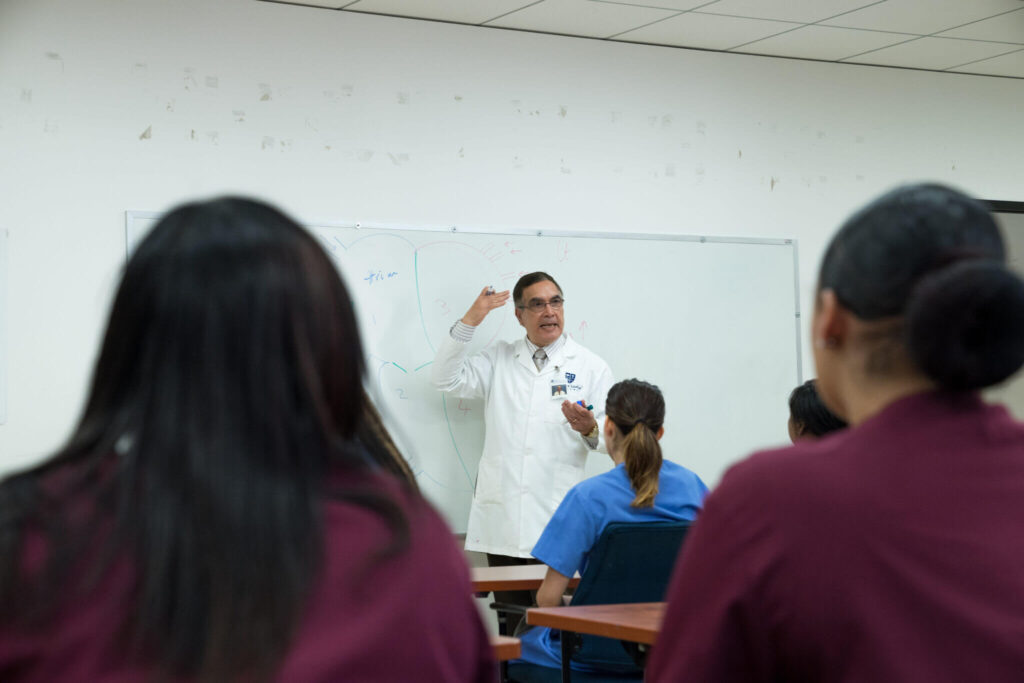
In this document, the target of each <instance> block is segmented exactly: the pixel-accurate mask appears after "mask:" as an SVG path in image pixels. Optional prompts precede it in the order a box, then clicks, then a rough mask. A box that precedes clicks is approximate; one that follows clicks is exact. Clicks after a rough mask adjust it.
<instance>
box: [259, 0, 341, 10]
mask: <svg viewBox="0 0 1024 683" xmlns="http://www.w3.org/2000/svg"><path fill="white" fill-rule="evenodd" d="M264 1H265V2H280V3H281V4H283V5H307V6H309V7H324V8H326V9H341V8H342V7H344V6H345V5H351V4H352V3H353V2H354V0H264Z"/></svg>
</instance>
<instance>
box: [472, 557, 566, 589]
mask: <svg viewBox="0 0 1024 683" xmlns="http://www.w3.org/2000/svg"><path fill="white" fill-rule="evenodd" d="M470 572H471V577H472V580H473V592H474V593H490V592H492V591H535V590H537V589H538V588H540V585H541V584H542V583H544V575H545V574H547V573H548V568H547V565H543V564H520V565H514V566H511V567H473V568H472V569H471V570H470ZM579 582H580V576H579V574H577V575H576V576H574V577H573V578H571V579H569V585H570V586H573V587H575V586H577V585H579Z"/></svg>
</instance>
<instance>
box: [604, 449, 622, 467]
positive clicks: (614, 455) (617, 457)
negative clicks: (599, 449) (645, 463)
mask: <svg viewBox="0 0 1024 683" xmlns="http://www.w3.org/2000/svg"><path fill="white" fill-rule="evenodd" d="M608 455H609V456H610V457H611V459H612V464H613V465H621V464H622V463H624V462H626V456H624V455H623V454H622V453H620V452H618V451H614V450H611V449H609V450H608Z"/></svg>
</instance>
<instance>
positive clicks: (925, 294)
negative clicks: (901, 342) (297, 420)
mask: <svg viewBox="0 0 1024 683" xmlns="http://www.w3.org/2000/svg"><path fill="white" fill-rule="evenodd" d="M906 325H907V345H908V348H909V351H910V355H911V358H912V359H913V360H914V362H915V363H917V365H918V367H920V368H921V370H922V371H923V372H924V373H925V374H926V375H928V377H930V378H931V379H933V380H935V382H937V383H938V384H939V386H940V387H942V388H944V389H952V390H955V391H967V390H971V389H980V388H982V387H988V386H992V385H993V384H998V383H999V382H1001V381H1003V380H1004V379H1006V378H1007V377H1009V376H1010V375H1012V374H1013V373H1014V372H1016V371H1017V369H1018V368H1020V367H1021V365H1022V364H1024V282H1022V281H1021V279H1020V277H1018V276H1017V275H1016V274H1015V273H1013V272H1012V271H1010V270H1009V269H1007V268H1006V267H1005V266H1004V265H1003V264H1002V263H1000V262H998V261H994V260H991V259H972V260H966V261H959V262H956V263H954V264H952V265H950V266H947V267H945V268H942V269H940V270H936V271H935V272H932V273H929V274H928V275H926V276H924V277H923V278H921V279H920V281H919V282H918V283H917V285H916V287H915V288H914V291H913V293H912V294H911V296H910V300H909V301H908V302H907V312H906Z"/></svg>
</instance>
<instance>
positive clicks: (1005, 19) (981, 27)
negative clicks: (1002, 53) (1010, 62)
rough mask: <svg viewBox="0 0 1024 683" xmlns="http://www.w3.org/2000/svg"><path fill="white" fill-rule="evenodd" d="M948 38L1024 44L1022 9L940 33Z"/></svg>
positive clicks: (1023, 14)
mask: <svg viewBox="0 0 1024 683" xmlns="http://www.w3.org/2000/svg"><path fill="white" fill-rule="evenodd" d="M939 35H940V36H949V37H950V38H970V39H972V40H1001V41H1003V42H1006V43H1020V44H1024V9H1019V10H1017V11H1016V12H1010V13H1009V14H1002V15H1000V16H998V17H992V18H991V19H985V20H982V21H976V22H974V23H973V24H967V25H966V26H961V27H960V28H957V29H953V30H952V31H946V32H945V33H940V34H939Z"/></svg>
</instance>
